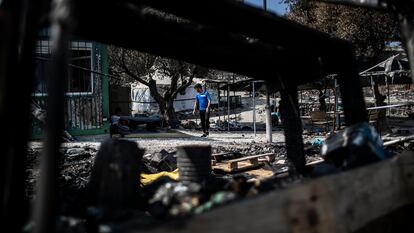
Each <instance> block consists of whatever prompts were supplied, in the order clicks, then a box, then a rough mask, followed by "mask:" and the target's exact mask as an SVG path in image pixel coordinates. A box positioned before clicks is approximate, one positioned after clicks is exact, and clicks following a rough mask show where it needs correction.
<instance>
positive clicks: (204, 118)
mask: <svg viewBox="0 0 414 233" xmlns="http://www.w3.org/2000/svg"><path fill="white" fill-rule="evenodd" d="M194 89H195V90H196V91H197V93H198V94H197V95H196V101H195V103H194V111H193V114H194V115H195V114H196V111H197V109H198V111H199V113H200V121H201V127H202V128H203V135H201V137H207V136H208V134H209V133H208V130H209V129H210V105H211V98H210V94H209V93H208V91H207V90H203V85H201V84H200V83H197V84H196V85H194Z"/></svg>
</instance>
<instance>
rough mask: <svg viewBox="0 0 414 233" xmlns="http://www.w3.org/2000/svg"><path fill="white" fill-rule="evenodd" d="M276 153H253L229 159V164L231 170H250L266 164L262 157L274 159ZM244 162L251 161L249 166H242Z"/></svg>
mask: <svg viewBox="0 0 414 233" xmlns="http://www.w3.org/2000/svg"><path fill="white" fill-rule="evenodd" d="M275 157H276V154H274V153H267V154H261V155H251V156H246V157H242V158H238V159H232V160H228V161H227V163H228V164H229V167H228V168H229V172H232V173H234V172H241V171H248V170H253V169H259V168H261V167H263V166H264V163H263V161H260V160H259V159H260V158H266V159H267V160H268V161H274V159H275ZM242 162H250V164H248V165H247V166H240V165H242Z"/></svg>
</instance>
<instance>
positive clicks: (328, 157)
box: [322, 123, 387, 169]
mask: <svg viewBox="0 0 414 233" xmlns="http://www.w3.org/2000/svg"><path fill="white" fill-rule="evenodd" d="M322 156H323V158H324V159H325V161H327V162H328V163H332V164H333V165H335V166H336V167H338V168H343V169H348V168H355V167H359V166H362V165H365V164H368V163H372V162H375V161H379V160H383V159H385V158H387V153H386V152H385V150H384V148H383V145H382V140H381V138H380V137H379V135H378V134H377V132H376V131H375V129H374V128H373V127H372V126H370V125H369V124H368V123H360V124H356V125H353V126H350V127H348V128H346V129H345V130H343V131H341V132H339V133H337V134H336V135H333V136H332V137H330V138H328V139H327V141H326V143H325V144H324V145H323V146H322Z"/></svg>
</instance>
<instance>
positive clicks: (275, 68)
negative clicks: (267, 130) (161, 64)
mask: <svg viewBox="0 0 414 233" xmlns="http://www.w3.org/2000/svg"><path fill="white" fill-rule="evenodd" d="M92 3H93V1H91V2H82V5H81V7H79V9H78V11H77V13H78V18H79V24H78V25H77V27H76V30H75V33H76V35H79V36H82V37H84V38H86V39H92V40H96V41H101V42H104V43H108V44H115V45H118V46H122V47H127V48H132V49H135V50H139V51H142V52H147V53H152V54H156V55H160V56H165V57H170V58H174V59H179V60H183V61H187V62H190V63H194V64H198V65H202V66H205V67H208V68H214V69H218V70H225V71H230V72H234V73H238V74H242V75H247V76H251V77H256V78H259V79H263V78H266V77H267V78H269V77H274V76H275V74H276V73H277V72H279V71H281V70H285V72H291V73H297V75H296V76H297V77H301V80H298V82H299V83H303V82H310V81H312V80H315V79H318V78H319V77H320V75H319V74H320V73H321V71H320V70H321V63H320V61H319V60H318V58H317V56H313V57H312V56H307V55H303V54H301V53H294V52H291V51H288V50H286V49H283V48H280V47H278V46H274V45H272V44H270V43H265V42H263V41H260V40H255V39H251V38H247V37H245V36H242V35H240V34H234V33H229V32H226V31H224V30H219V29H217V28H215V27H212V26H208V25H203V24H195V23H190V22H186V21H177V20H174V19H168V18H164V17H161V16H159V15H154V13H153V11H151V10H149V9H148V8H147V7H140V6H136V5H125V4H109V3H106V4H104V3H101V4H99V5H95V4H92ZM90 11H95V12H100V13H101V15H103V16H105V17H90ZM106 15H111V17H106ZM119 25H123V26H122V27H121V26H119ZM298 65H300V66H301V69H297V68H296V67H297V66H298Z"/></svg>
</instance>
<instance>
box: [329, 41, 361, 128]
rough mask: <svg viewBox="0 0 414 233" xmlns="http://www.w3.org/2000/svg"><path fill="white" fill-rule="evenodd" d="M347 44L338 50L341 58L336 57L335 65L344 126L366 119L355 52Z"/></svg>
mask: <svg viewBox="0 0 414 233" xmlns="http://www.w3.org/2000/svg"><path fill="white" fill-rule="evenodd" d="M348 46H349V48H346V47H345V46H344V49H340V50H338V53H340V54H341V58H339V59H338V62H339V64H338V65H336V70H337V71H338V73H337V74H338V77H337V79H338V83H339V90H340V94H341V99H342V106H343V109H344V115H345V125H346V126H350V125H353V124H356V123H360V122H366V121H367V120H368V114H367V111H366V105H365V99H364V94H363V92H362V87H361V81H360V77H359V73H358V70H357V65H356V61H355V59H354V58H355V54H354V53H353V50H352V49H351V45H350V44H348Z"/></svg>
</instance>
